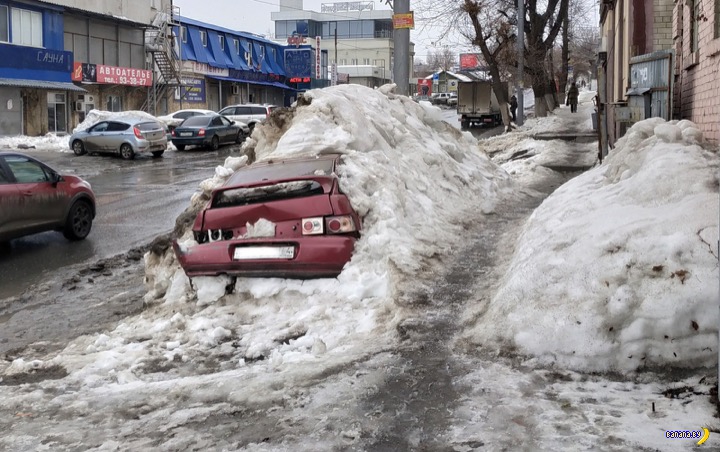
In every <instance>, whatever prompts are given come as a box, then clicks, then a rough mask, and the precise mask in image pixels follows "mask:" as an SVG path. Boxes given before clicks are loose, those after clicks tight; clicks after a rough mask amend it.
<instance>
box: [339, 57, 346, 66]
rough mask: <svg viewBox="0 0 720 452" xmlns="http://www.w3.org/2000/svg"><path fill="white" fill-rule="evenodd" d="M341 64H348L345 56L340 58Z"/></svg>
mask: <svg viewBox="0 0 720 452" xmlns="http://www.w3.org/2000/svg"><path fill="white" fill-rule="evenodd" d="M340 66H347V60H346V59H345V58H340Z"/></svg>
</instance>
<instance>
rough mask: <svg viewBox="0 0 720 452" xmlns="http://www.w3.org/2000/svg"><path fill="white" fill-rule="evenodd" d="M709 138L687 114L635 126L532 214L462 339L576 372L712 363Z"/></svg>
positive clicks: (714, 197) (713, 168) (713, 190)
mask: <svg viewBox="0 0 720 452" xmlns="http://www.w3.org/2000/svg"><path fill="white" fill-rule="evenodd" d="M702 142H703V137H702V133H701V132H700V131H699V130H698V129H697V128H696V127H695V125H694V124H693V123H691V122H689V121H680V122H677V121H672V122H665V121H664V120H662V119H659V118H653V119H648V120H645V121H642V122H640V123H637V124H636V125H634V126H633V127H632V128H631V129H630V130H629V131H628V133H627V135H626V136H625V137H624V138H622V139H621V140H620V141H618V143H617V147H616V148H615V150H613V151H612V153H611V154H610V155H609V156H608V158H607V159H606V160H605V162H604V163H603V165H602V166H599V167H597V168H595V169H593V170H591V171H588V172H586V173H584V174H583V175H581V176H578V177H576V178H575V179H572V180H571V181H569V182H568V183H566V184H565V185H564V186H562V187H561V188H560V189H558V190H557V191H556V192H555V193H554V194H552V195H551V196H550V197H549V198H547V199H546V200H545V202H544V203H543V204H542V205H541V206H540V207H539V208H538V209H537V210H536V211H535V213H534V214H533V216H532V217H531V219H530V221H529V223H528V224H527V226H526V229H525V231H524V233H523V235H522V237H521V238H520V240H519V244H518V248H517V251H516V253H515V255H514V257H513V261H512V263H511V266H510V268H509V271H508V272H507V273H506V277H505V279H504V281H503V282H502V286H501V288H500V290H499V292H498V293H497V295H496V296H495V298H494V299H493V300H492V301H491V302H490V304H489V306H484V307H480V308H478V309H477V310H476V311H474V312H471V313H469V315H470V316H471V317H472V318H475V321H476V323H475V326H474V328H473V329H472V331H471V332H470V333H469V334H467V335H466V337H465V340H467V341H469V342H470V343H472V344H482V345H483V347H488V345H489V344H495V345H500V346H510V347H517V349H518V350H519V351H520V352H522V353H524V354H528V355H532V356H536V357H538V361H539V362H541V363H556V364H559V365H561V366H568V367H571V368H576V369H579V370H590V371H607V370H619V371H631V370H635V369H640V368H643V367H652V366H667V365H672V366H678V367H701V366H710V365H713V364H714V363H715V362H716V361H717V348H716V347H717V325H718V310H717V287H718V272H717V259H718V257H717V255H716V252H717V251H716V245H715V244H716V241H717V237H718V178H717V174H718V155H717V153H713V152H709V151H707V150H705V149H703V148H702V147H701V146H700V144H701V143H702ZM485 308H487V312H486V313H484V314H482V315H481V314H479V312H481V310H484V309H485Z"/></svg>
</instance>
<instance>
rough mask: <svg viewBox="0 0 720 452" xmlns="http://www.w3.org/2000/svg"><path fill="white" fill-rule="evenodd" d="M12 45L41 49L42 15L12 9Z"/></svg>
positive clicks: (25, 10)
mask: <svg viewBox="0 0 720 452" xmlns="http://www.w3.org/2000/svg"><path fill="white" fill-rule="evenodd" d="M12 43H13V44H19V45H23V46H33V47H42V44H43V42H42V14H40V13H38V12H36V11H29V10H27V9H20V8H12Z"/></svg>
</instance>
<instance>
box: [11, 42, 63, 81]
mask: <svg viewBox="0 0 720 452" xmlns="http://www.w3.org/2000/svg"><path fill="white" fill-rule="evenodd" d="M0 61H2V68H0V77H4V76H10V77H13V75H10V74H9V72H12V71H6V70H5V69H10V70H16V69H22V70H33V71H48V72H53V73H55V74H54V76H49V77H47V78H46V79H47V80H61V79H64V80H68V81H69V76H70V73H71V72H72V68H73V54H72V52H66V51H64V50H52V49H37V48H34V47H23V46H16V45H11V44H0ZM60 73H63V74H60Z"/></svg>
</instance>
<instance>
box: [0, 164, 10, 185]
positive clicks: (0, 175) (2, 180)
mask: <svg viewBox="0 0 720 452" xmlns="http://www.w3.org/2000/svg"><path fill="white" fill-rule="evenodd" d="M9 183H10V177H9V176H8V175H7V174H5V168H3V167H2V166H0V184H9Z"/></svg>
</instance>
